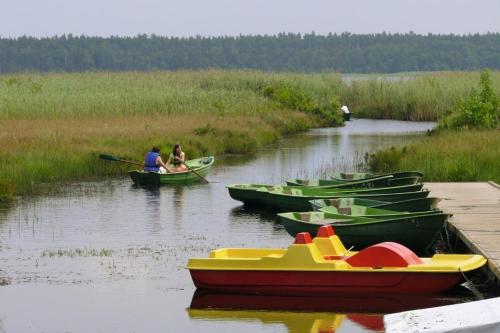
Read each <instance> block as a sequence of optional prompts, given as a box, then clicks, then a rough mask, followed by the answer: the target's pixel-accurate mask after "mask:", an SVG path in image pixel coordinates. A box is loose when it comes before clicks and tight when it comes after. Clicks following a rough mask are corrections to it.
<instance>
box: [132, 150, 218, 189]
mask: <svg viewBox="0 0 500 333" xmlns="http://www.w3.org/2000/svg"><path fill="white" fill-rule="evenodd" d="M214 161H215V159H214V157H213V156H209V157H203V158H198V159H194V160H189V161H186V165H188V166H189V167H190V168H192V169H193V170H195V171H196V173H198V174H199V175H200V176H202V177H206V176H207V175H208V172H209V171H210V168H211V167H212V165H213V163H214ZM196 173H194V172H193V171H191V170H188V171H185V172H177V173H165V174H160V173H158V172H148V171H142V170H133V171H129V173H128V174H129V175H130V178H132V181H133V182H134V184H136V185H141V186H159V185H186V184H192V183H197V182H199V181H201V180H202V179H201V178H200V176H198V175H197V174H196Z"/></svg>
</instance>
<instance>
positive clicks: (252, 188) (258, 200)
mask: <svg viewBox="0 0 500 333" xmlns="http://www.w3.org/2000/svg"><path fill="white" fill-rule="evenodd" d="M422 186H423V184H413V185H404V186H394V187H380V188H339V189H337V188H318V187H304V186H273V185H263V184H234V185H229V186H227V189H228V191H229V195H230V196H231V198H233V199H234V200H238V201H241V202H243V203H244V204H245V205H263V204H265V202H266V200H265V197H266V196H267V195H266V193H267V192H275V191H279V192H282V193H288V194H290V193H293V192H296V191H299V192H301V194H304V195H321V196H326V197H329V196H330V197H332V196H336V197H338V196H341V195H342V194H350V193H357V194H378V193H403V192H414V191H419V190H421V189H422Z"/></svg>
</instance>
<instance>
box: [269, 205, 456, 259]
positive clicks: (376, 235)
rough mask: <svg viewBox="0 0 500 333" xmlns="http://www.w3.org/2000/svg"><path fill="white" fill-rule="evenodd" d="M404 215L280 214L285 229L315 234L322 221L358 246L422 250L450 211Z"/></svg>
mask: <svg viewBox="0 0 500 333" xmlns="http://www.w3.org/2000/svg"><path fill="white" fill-rule="evenodd" d="M399 213H400V214H401V215H378V216H373V217H367V216H346V215H342V214H330V213H323V212H292V213H282V214H278V217H279V220H280V222H281V223H282V224H283V226H284V227H285V229H286V231H287V232H288V233H289V234H290V235H291V236H292V237H295V235H297V234H298V233H301V232H309V233H311V234H315V233H316V232H317V231H318V229H319V228H320V227H321V226H323V225H331V226H333V227H334V228H335V232H336V233H337V234H338V235H339V237H341V239H342V242H343V243H344V244H345V245H346V246H348V247H351V246H354V248H356V249H360V248H363V247H367V246H370V245H373V244H377V243H380V242H397V243H400V244H403V245H405V246H406V247H408V248H410V249H412V250H413V251H416V252H419V253H422V252H424V251H426V250H428V249H430V247H431V246H432V245H433V244H434V242H435V241H436V239H437V238H438V236H439V233H440V232H441V230H442V229H443V227H444V224H445V222H446V220H447V218H448V216H449V215H448V214H444V213H436V212H432V211H431V212H423V213H401V212H399Z"/></svg>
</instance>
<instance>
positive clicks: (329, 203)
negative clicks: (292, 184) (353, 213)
mask: <svg viewBox="0 0 500 333" xmlns="http://www.w3.org/2000/svg"><path fill="white" fill-rule="evenodd" d="M439 201H441V199H439V198H420V199H410V200H403V201H397V202H385V201H376V200H368V199H360V198H340V199H324V200H311V201H310V204H311V206H312V208H313V210H316V211H322V212H327V213H328V212H330V207H333V208H339V207H349V206H352V205H360V206H365V207H373V208H379V209H387V210H395V211H400V212H404V211H407V212H423V211H429V210H434V211H435V210H438V203H439Z"/></svg>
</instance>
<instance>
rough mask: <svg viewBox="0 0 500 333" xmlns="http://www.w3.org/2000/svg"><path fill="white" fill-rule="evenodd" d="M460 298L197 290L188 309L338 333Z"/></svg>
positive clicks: (201, 316) (215, 317)
mask: <svg viewBox="0 0 500 333" xmlns="http://www.w3.org/2000/svg"><path fill="white" fill-rule="evenodd" d="M457 302H459V299H457V298H449V297H448V298H445V297H436V295H394V296H392V295H391V296H387V297H369V296H367V297H362V296H352V297H351V296H346V295H338V296H310V295H303V296H279V295H276V296H267V295H255V294H222V293H212V292H206V291H202V290H196V292H195V293H194V295H193V299H192V300H191V306H190V308H189V309H188V313H189V316H190V317H191V318H192V319H196V320H209V321H240V322H255V321H260V322H261V323H263V324H277V323H281V324H283V325H285V326H286V327H287V330H288V332H293V333H295V332H297V333H299V332H335V331H336V330H338V329H339V328H341V326H342V325H345V324H346V323H347V322H350V323H351V324H353V325H356V326H361V327H362V328H363V329H364V330H366V331H369V332H382V331H384V322H383V315H382V313H390V312H398V311H405V310H411V309H420V308H427V307H435V306H441V305H448V304H453V303H457Z"/></svg>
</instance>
